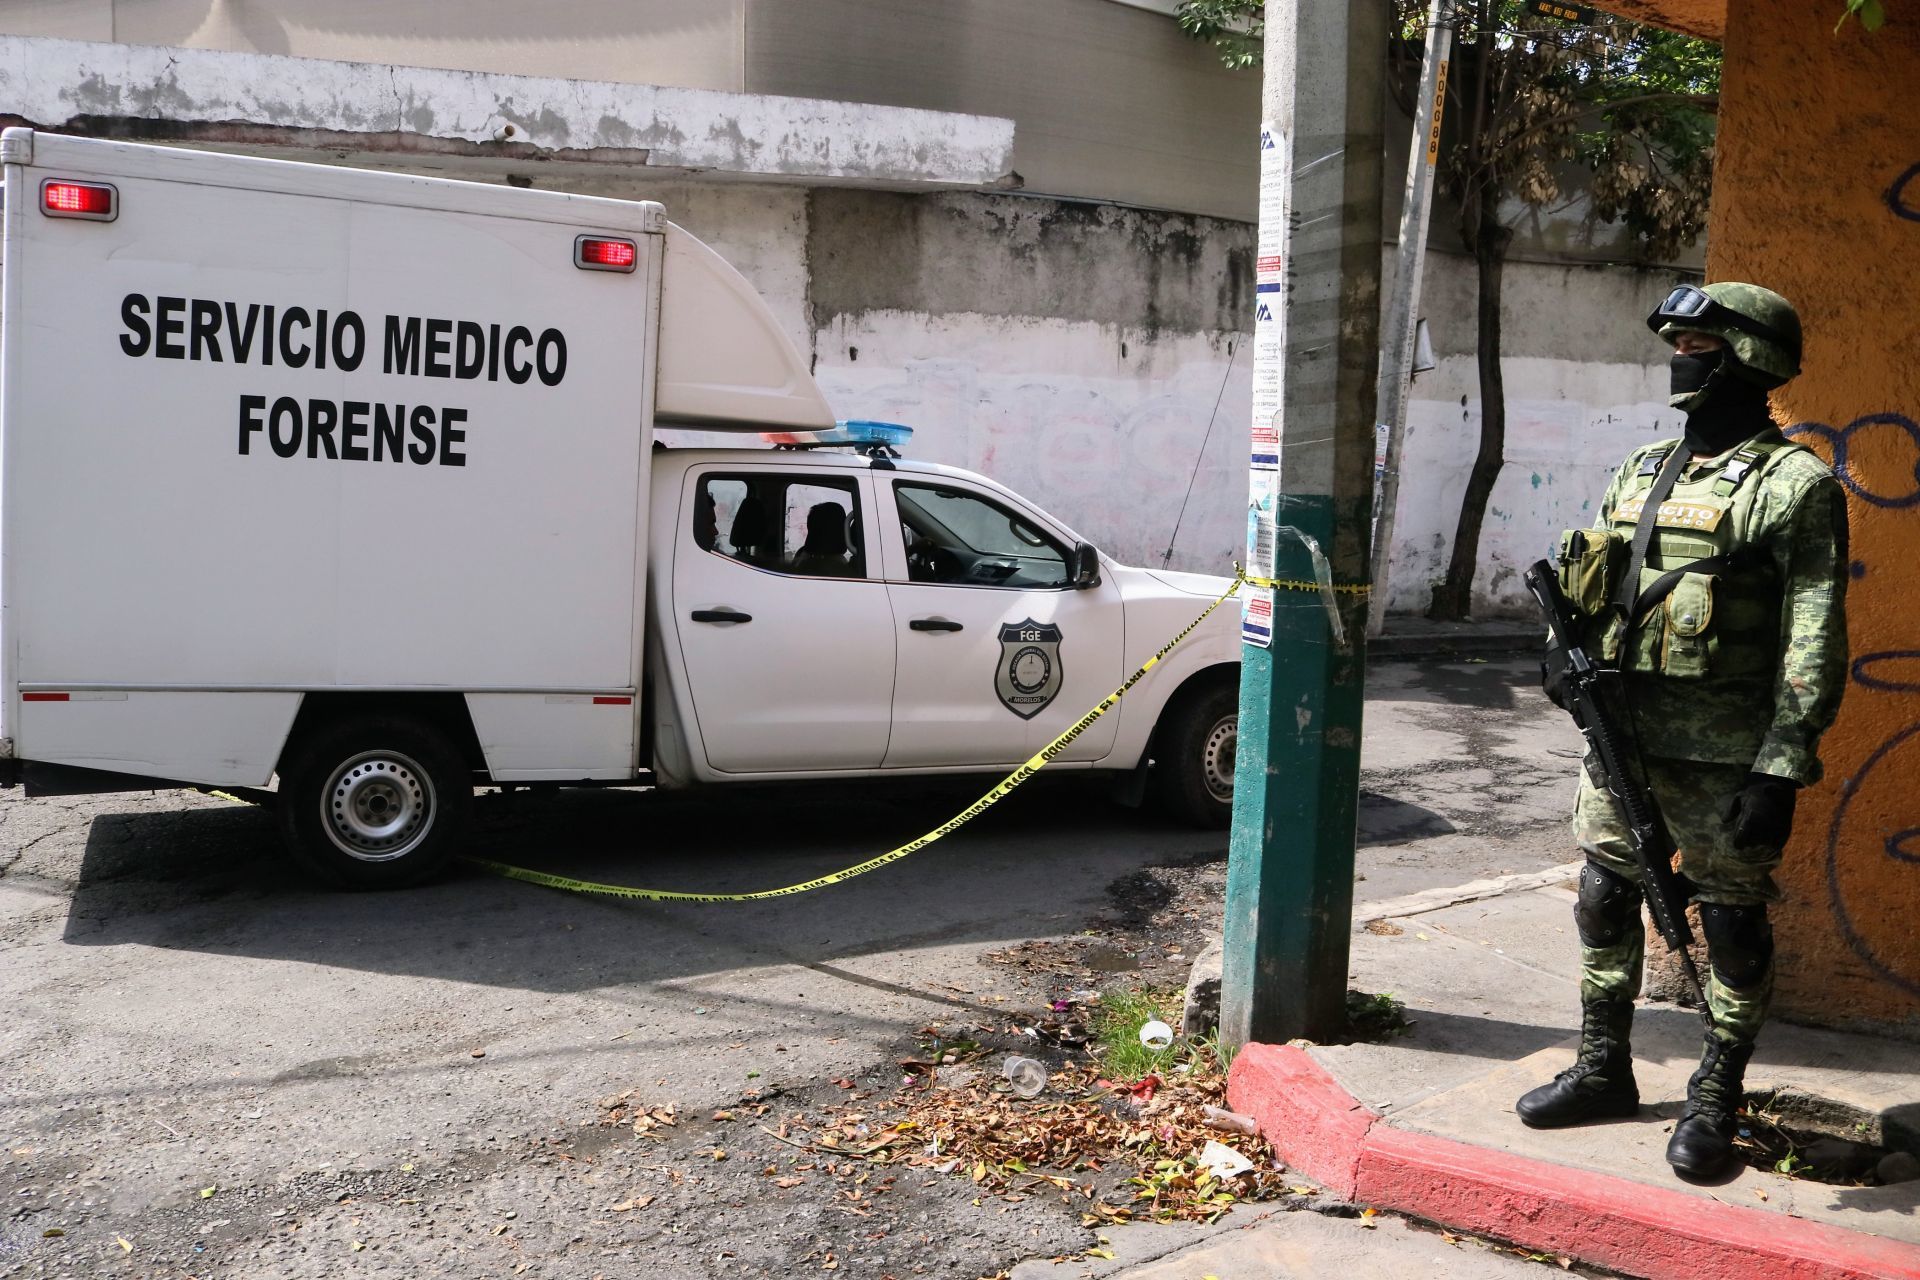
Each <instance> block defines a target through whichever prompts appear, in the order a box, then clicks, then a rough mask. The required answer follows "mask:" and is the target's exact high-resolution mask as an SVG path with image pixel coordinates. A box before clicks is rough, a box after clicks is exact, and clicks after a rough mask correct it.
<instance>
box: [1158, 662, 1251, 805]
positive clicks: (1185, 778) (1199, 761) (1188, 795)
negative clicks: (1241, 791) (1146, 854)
mask: <svg viewBox="0 0 1920 1280" xmlns="http://www.w3.org/2000/svg"><path fill="white" fill-rule="evenodd" d="M1239 737H1240V691H1239V690H1238V689H1237V688H1235V687H1234V686H1233V685H1231V684H1216V685H1213V686H1211V687H1210V688H1207V689H1203V690H1202V691H1200V692H1199V693H1198V694H1194V695H1191V696H1188V697H1186V698H1183V699H1181V701H1180V702H1179V704H1178V705H1176V706H1175V707H1173V708H1172V709H1171V710H1170V711H1168V712H1167V714H1166V717H1165V719H1163V720H1161V722H1160V731H1159V732H1158V733H1156V734H1155V735H1154V745H1153V769H1152V772H1151V773H1149V774H1148V785H1149V787H1150V788H1151V789H1152V795H1153V800H1154V804H1155V806H1156V807H1158V808H1159V810H1160V811H1161V812H1162V813H1164V814H1166V815H1167V816H1168V817H1170V818H1173V819H1175V820H1176V821H1179V822H1183V823H1186V824H1187V825H1189V826H1195V827H1210V828H1219V827H1224V826H1226V825H1227V823H1228V821H1229V820H1230V819H1231V818H1232V817H1233V763H1234V749H1235V747H1236V746H1237V745H1238V742H1239Z"/></svg>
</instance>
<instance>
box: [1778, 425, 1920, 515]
mask: <svg viewBox="0 0 1920 1280" xmlns="http://www.w3.org/2000/svg"><path fill="white" fill-rule="evenodd" d="M1875 427H1891V428H1893V429H1895V430H1897V431H1900V432H1903V433H1904V434H1905V435H1906V437H1907V440H1908V441H1909V442H1910V443H1911V444H1912V445H1913V448H1914V455H1915V456H1914V462H1913V487H1912V488H1911V489H1909V490H1907V491H1906V492H1904V493H1879V492H1876V491H1875V490H1873V489H1870V488H1868V487H1867V484H1866V482H1865V481H1864V480H1863V479H1861V478H1860V477H1859V476H1856V475H1855V474H1854V467H1853V459H1852V457H1851V450H1852V447H1853V443H1854V439H1853V438H1854V434H1855V433H1856V432H1860V431H1866V430H1869V429H1871V428H1875ZM1785 434H1786V435H1787V436H1788V437H1790V438H1791V437H1798V436H1805V435H1813V436H1819V437H1820V438H1821V439H1823V440H1825V441H1826V442H1827V443H1828V444H1830V445H1832V446H1833V473H1834V474H1835V475H1836V476H1838V477H1840V483H1841V484H1843V485H1845V486H1846V487H1847V492H1848V493H1851V494H1852V495H1853V496H1854V497H1856V498H1858V499H1860V500H1861V501H1862V502H1871V503H1872V504H1873V505H1874V506H1876V507H1912V506H1920V424H1916V423H1915V422H1914V421H1913V419H1912V418H1909V417H1906V416H1905V415H1903V414H1898V413H1869V414H1867V415H1865V416H1864V417H1859V418H1855V419H1854V420H1853V421H1852V422H1849V423H1848V424H1847V425H1846V426H1844V427H1842V428H1840V429H1839V430H1838V431H1836V430H1834V429H1833V428H1832V427H1830V426H1828V425H1827V424H1826V423H1824V422H1801V423H1797V424H1795V425H1794V426H1791V427H1788V428H1787V429H1786V432H1785Z"/></svg>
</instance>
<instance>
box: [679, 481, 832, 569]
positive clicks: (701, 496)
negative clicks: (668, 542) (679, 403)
mask: <svg viewBox="0 0 1920 1280" xmlns="http://www.w3.org/2000/svg"><path fill="white" fill-rule="evenodd" d="M693 540H694V544H695V545H696V546H698V547H699V548H700V549H701V550H702V551H709V552H712V553H713V554H714V555H718V556H725V557H727V558H728V559H730V560H738V561H740V562H741V563H743V564H749V565H752V566H753V567H754V568H756V569H765V570H767V571H769V572H771V573H791V574H798V575H801V576H804V577H814V578H864V577H866V576H867V559H866V549H865V546H864V544H863V540H862V537H861V532H860V495H859V490H858V488H857V485H856V482H855V481H853V480H851V479H839V478H835V477H813V476H804V477H803V476H794V475H783V474H780V473H777V472H767V473H763V474H759V475H709V476H704V477H702V478H701V480H700V487H699V490H698V492H697V493H696V494H695V495H694V503H693Z"/></svg>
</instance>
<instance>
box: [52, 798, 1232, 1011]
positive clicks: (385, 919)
mask: <svg viewBox="0 0 1920 1280" xmlns="http://www.w3.org/2000/svg"><path fill="white" fill-rule="evenodd" d="M988 785H991V783H990V781H983V780H981V779H977V778H967V779H956V780H951V781H949V780H940V781H937V782H932V783H928V782H925V781H921V782H918V783H915V784H912V785H908V784H906V783H905V782H904V781H902V782H901V783H895V784H890V785H876V784H873V783H862V784H858V785H848V786H840V785H837V784H832V785H829V784H814V785H811V786H807V787H804V788H800V787H795V788H786V789H765V790H761V789H755V790H753V791H741V792H738V793H732V794H722V793H718V792H707V793H703V794H698V795H691V796H683V795H655V794H649V793H642V792H637V791H612V790H607V791H593V790H583V791H561V792H556V793H546V794H539V795H529V794H518V795H514V796H510V797H508V796H498V795H491V794H489V795H485V796H480V797H478V798H477V804H476V808H477V812H478V817H479V821H478V824H477V833H476V839H475V840H474V842H473V845H472V847H471V852H472V853H474V854H475V855H477V856H481V857H486V858H490V859H494V860H497V861H502V862H510V863H514V864H517V865H522V866H528V867H532V868H535V869H538V870H541V871H547V872H551V873H555V874H559V875H565V876H570V877H574V878H577V879H582V880H594V881H603V882H608V883H614V884H623V885H637V886H644V887H647V888H659V889H679V890H689V891H697V892H703V893H740V892H747V891H752V890H758V889H771V888H779V887H782V886H785V885H789V884H794V883H797V882H799V881H803V880H807V879H811V878H813V877H815V876H818V875H822V874H824V873H826V872H829V871H833V870H837V869H839V868H842V867H845V866H848V865H850V864H852V863H854V862H858V861H861V860H864V859H866V858H870V857H873V856H874V855H876V854H879V853H882V852H884V851H886V850H887V849H890V848H893V847H895V846H897V845H899V844H902V843H905V842H906V841H908V840H911V839H913V838H914V837H916V836H918V835H920V834H921V833H923V832H925V831H927V830H929V829H930V828H932V827H934V826H936V825H938V824H939V823H941V822H943V821H945V820H946V818H947V817H949V816H950V815H951V814H953V813H954V812H956V811H958V810H959V809H961V808H964V807H965V806H966V805H967V804H969V803H970V802H971V801H972V800H974V799H976V798H977V797H978V796H979V795H980V794H981V793H982V792H983V791H984V790H985V789H986V787H987V786H988ZM1225 845H1226V835H1225V833H1224V832H1202V831H1191V830H1184V829H1180V828H1177V827H1171V826H1167V825H1165V824H1163V823H1160V822H1159V821H1158V820H1157V819H1155V818H1153V817H1151V816H1149V815H1146V814H1142V813H1139V812H1135V811H1132V810H1127V809H1123V808H1120V807H1118V806H1116V805H1114V804H1113V803H1112V802H1111V801H1110V800H1109V799H1108V798H1107V795H1106V793H1105V790H1104V789H1103V788H1102V787H1101V786H1100V785H1098V784H1097V783H1095V782H1093V781H1091V780H1088V779H1080V778H1062V779H1057V780H1041V781H1038V782H1036V783H1034V784H1032V785H1030V786H1029V787H1027V788H1024V789H1023V790H1022V791H1020V792H1018V793H1016V794H1015V795H1013V796H1011V797H1009V798H1008V799H1007V800H1005V801H1003V802H1001V803H1000V804H999V805H996V806H995V807H994V808H993V809H992V810H991V811H989V812H988V813H986V814H983V815H982V816H980V817H979V818H977V819H976V820H975V821H974V822H973V823H971V824H970V825H969V826H967V827H966V828H964V829H962V830H960V831H957V832H955V833H953V834H952V835H950V836H948V837H946V838H945V839H943V840H941V841H940V842H938V843H937V844H934V845H932V846H929V847H928V848H926V849H923V850H921V851H919V852H918V853H916V854H914V855H913V856H912V857H910V858H908V859H906V860H905V861H902V862H898V863H894V864H892V865H890V866H887V867H884V868H881V869H879V870H877V871H875V872H872V873H870V874H868V875H865V876H862V877H860V878H858V879H856V880H852V881H849V882H846V883H843V884H839V885H834V886H829V887H827V888H824V889H820V890H816V891H814V892H811V893H807V894H804V895H799V896H796V897H792V898H779V899H773V900H770V901H765V902H751V903H720V904H697V903H653V902H642V901H631V900H621V899H612V898H607V897H600V896H587V895H581V894H571V893H564V892H560V891H556V890H550V889H544V888H539V887H536V886H533V885H527V884H522V883H517V882H513V881H508V880H503V879H499V878H496V877H493V876H490V875H487V874H485V873H482V872H478V871H475V870H473V869H471V868H466V867H461V866H456V869H455V870H454V871H453V872H452V873H450V874H449V875H448V876H447V877H445V878H444V879H442V880H439V881H437V882H435V883H432V884H428V885H425V886H422V887H420V888H418V889H412V890H406V891H399V892H390V893H377V894H372V893H369V894H349V893H333V892H328V891H325V890H322V889H319V888H316V887H315V886H314V885H313V884H312V883H311V882H309V881H308V880H306V879H305V878H304V877H303V876H302V875H301V874H300V873H299V872H298V870H297V869H296V868H295V867H293V866H292V865H290V864H289V862H288V860H287V858H286V856H285V855H284V853H283V852H282V850H281V847H280V843H279V835H278V831H277V828H276V825H275V822H274V820H273V816H272V815H271V814H270V813H268V812H266V811H264V810H259V809H250V808H241V807H234V808H231V809H208V808H194V809H183V810H178V811H174V812H170V813H164V814H147V813H141V814H130V813H129V814H109V815H103V816H100V817H98V818H96V819H95V820H94V822H93V824H92V826H91V828H90V830H89V832H88V840H87V847H86V852H85V856H84V860H83V863H82V866H81V871H80V880H79V883H78V885H77V886H75V887H74V888H73V890H72V899H71V905H70V907H69V910H68V917H67V922H66V927H65V930H64V934H63V940H64V941H66V942H68V943H70V944H74V945H79V946H90V947H111V946H126V945H137V946H146V947H159V948H164V949H169V950H180V951H190V952H191V951H199V952H206V953H211V954H220V955H234V956H248V957H259V958H270V959H275V960H292V961H297V962H303V963H310V964H314V965H321V966H330V967H337V968H345V969H357V970H364V971H369V972H377V973H391V974H408V975H415V976H425V977H435V978H444V979H448V980H451V981H456V982H465V983H477V984H485V985H492V986H500V987H510V988H523V989H530V990H538V991H551V992H571V991H582V990H591V989H595V988H600V987H606V986H610V985H614V984H628V983H648V982H660V981H665V980H676V979H688V978H696V977H698V976H700V975H705V974H711V973H716V972H720V971H725V970H738V969H741V968H742V967H752V966H755V965H760V964H765V965H776V964H796V965H804V966H808V967H815V968H822V967H824V966H825V964H826V962H827V961H829V960H836V961H844V960H845V959H846V958H848V957H852V956H859V955H864V954H868V953H873V952H884V951H893V950H899V949H905V948H917V947H927V946H934V945H944V944H952V943H967V942H974V943H988V942H999V941H1004V940H1009V939H1026V938H1030V937H1035V936H1047V935H1052V934H1060V933H1071V932H1076V931H1078V930H1079V929H1081V928H1082V927H1084V925H1085V922H1086V920H1087V918H1088V917H1089V916H1090V915H1092V914H1094V913H1096V912H1098V911H1100V910H1102V909H1104V908H1105V907H1106V906H1107V900H1106V889H1107V886H1108V885H1109V884H1111V883H1112V882H1113V881H1114V880H1116V879H1117V878H1119V877H1121V876H1123V875H1126V874H1127V873H1129V872H1133V871H1136V870H1139V869H1140V868H1142V867H1148V866H1155V865H1160V864H1163V863H1168V862H1173V861H1180V860H1187V859H1191V858H1193V857H1194V856H1195V855H1198V854H1207V853H1211V852H1217V851H1220V850H1224V848H1225ZM836 976H839V975H836Z"/></svg>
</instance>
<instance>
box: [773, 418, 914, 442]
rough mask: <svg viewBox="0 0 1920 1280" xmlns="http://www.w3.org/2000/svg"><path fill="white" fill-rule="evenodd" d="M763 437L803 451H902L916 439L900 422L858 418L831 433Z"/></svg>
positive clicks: (812, 432) (910, 428) (819, 432)
mask: <svg viewBox="0 0 1920 1280" xmlns="http://www.w3.org/2000/svg"><path fill="white" fill-rule="evenodd" d="M761 434H762V435H763V436H764V437H765V438H766V439H767V440H768V441H770V442H771V443H773V444H784V445H793V446H795V447H797V448H802V449H815V448H829V447H831V446H834V445H841V446H851V447H853V448H856V449H870V448H872V447H874V446H875V445H885V446H886V447H888V448H890V449H898V448H901V447H903V446H904V445H905V444H906V443H907V441H909V440H911V439H913V428H912V427H903V426H901V425H900V424H899V423H897V422H868V421H866V420H864V419H860V418H854V419H849V420H848V421H845V422H841V423H839V424H837V425H836V426H834V427H833V428H832V429H831V430H828V431H765V432H762V433H761Z"/></svg>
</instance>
